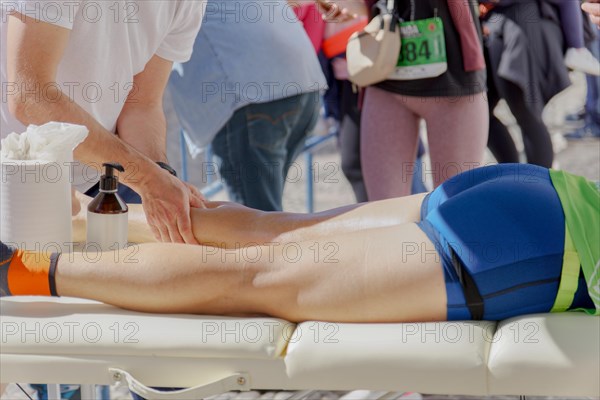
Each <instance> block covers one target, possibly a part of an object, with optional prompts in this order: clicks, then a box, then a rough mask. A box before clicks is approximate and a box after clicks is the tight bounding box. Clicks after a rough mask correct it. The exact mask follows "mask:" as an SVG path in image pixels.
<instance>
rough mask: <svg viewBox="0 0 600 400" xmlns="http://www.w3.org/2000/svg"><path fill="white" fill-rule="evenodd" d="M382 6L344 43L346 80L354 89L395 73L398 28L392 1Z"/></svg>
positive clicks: (397, 53) (397, 52) (399, 44)
mask: <svg viewBox="0 0 600 400" xmlns="http://www.w3.org/2000/svg"><path fill="white" fill-rule="evenodd" d="M390 3H391V5H392V7H391V10H390V7H389V6H388V8H386V7H385V6H383V7H381V6H380V9H381V10H382V11H383V12H382V13H380V14H379V15H377V16H376V17H375V18H373V20H371V22H369V24H368V25H367V26H366V27H365V29H363V30H362V31H360V32H356V33H354V34H353V35H352V36H351V37H350V40H349V41H348V46H347V48H346V59H347V60H348V73H349V75H350V76H349V79H350V81H352V82H353V83H355V84H356V85H358V86H362V87H365V86H370V85H373V84H375V83H378V82H382V81H384V80H386V79H387V77H388V76H390V74H392V73H393V72H394V71H395V68H396V64H397V63H398V56H399V54H400V48H401V47H400V46H401V40H400V27H399V26H398V16H397V13H396V10H395V7H394V5H393V4H394V2H393V1H391V2H390Z"/></svg>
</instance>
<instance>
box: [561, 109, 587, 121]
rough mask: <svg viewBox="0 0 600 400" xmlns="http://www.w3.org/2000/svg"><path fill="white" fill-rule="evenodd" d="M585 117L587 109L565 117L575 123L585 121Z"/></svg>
mask: <svg viewBox="0 0 600 400" xmlns="http://www.w3.org/2000/svg"><path fill="white" fill-rule="evenodd" d="M584 119H585V110H579V111H578V112H575V113H572V114H567V116H566V117H565V122H569V123H573V122H583V120H584Z"/></svg>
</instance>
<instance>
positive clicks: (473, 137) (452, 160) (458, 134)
mask: <svg viewBox="0 0 600 400" xmlns="http://www.w3.org/2000/svg"><path fill="white" fill-rule="evenodd" d="M427 101H428V103H426V106H425V107H423V106H421V108H423V113H422V115H423V117H424V118H425V120H426V122H427V136H428V139H429V141H428V144H429V152H430V156H431V172H432V173H433V181H434V184H435V186H436V187H437V186H439V185H440V184H441V183H442V182H444V181H445V180H447V179H449V178H451V177H453V176H454V175H457V174H459V173H460V172H463V171H467V170H470V169H472V168H474V167H477V166H480V165H481V164H482V162H483V157H484V153H485V149H486V147H487V140H488V130H489V110H488V104H487V97H486V95H485V94H484V93H479V94H476V95H473V96H465V97H458V98H442V99H435V100H434V99H428V100H427Z"/></svg>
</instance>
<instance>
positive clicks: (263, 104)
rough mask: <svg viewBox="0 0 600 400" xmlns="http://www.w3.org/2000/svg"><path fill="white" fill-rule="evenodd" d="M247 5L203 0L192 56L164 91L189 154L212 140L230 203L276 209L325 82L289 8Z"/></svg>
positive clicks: (278, 3)
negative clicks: (200, 22) (189, 148)
mask: <svg viewBox="0 0 600 400" xmlns="http://www.w3.org/2000/svg"><path fill="white" fill-rule="evenodd" d="M247 4H250V5H251V6H252V10H254V9H256V10H258V11H256V10H255V11H253V12H254V13H255V14H252V15H250V10H251V8H250V7H249V6H248V7H247ZM247 4H246V3H244V2H241V3H232V2H230V1H228V0H209V1H208V5H207V12H206V15H205V18H204V21H203V25H202V30H201V31H200V33H199V35H198V39H197V40H196V42H195V45H194V56H193V57H192V59H191V61H190V62H188V63H186V64H183V65H181V68H179V71H180V72H179V73H178V74H177V73H176V74H173V76H172V77H171V80H170V83H169V89H170V94H171V95H172V98H173V103H174V106H175V110H176V111H177V113H178V116H179V120H180V122H181V125H182V126H183V128H184V129H185V131H186V133H187V137H188V139H189V140H188V144H191V147H192V153H193V154H194V153H195V154H198V153H199V152H200V151H201V150H200V149H201V147H203V146H204V145H206V144H208V143H210V141H211V140H212V146H213V151H214V154H215V155H216V157H217V159H218V164H219V170H220V173H221V177H222V179H223V181H224V183H225V187H226V188H227V191H228V192H229V197H230V199H231V200H232V201H235V202H238V203H242V204H244V205H247V206H249V207H253V208H256V209H260V210H265V211H277V210H281V209H282V195H283V186H284V183H285V179H286V175H287V172H288V170H289V168H290V166H291V164H292V162H293V161H294V159H295V158H296V156H297V155H298V154H299V152H300V151H301V149H302V145H303V143H304V139H305V138H306V136H307V134H308V133H309V132H310V131H311V130H312V129H313V127H314V125H315V124H316V122H317V118H318V116H319V109H320V90H321V89H323V88H325V86H326V85H325V80H324V77H323V73H322V72H321V68H320V66H319V62H318V60H317V57H316V54H315V52H314V48H313V47H312V45H311V42H310V40H309V39H308V37H307V35H306V33H305V32H304V31H303V29H302V25H301V24H300V23H299V22H298V20H297V19H296V17H295V16H294V14H293V11H292V10H291V7H290V6H288V5H287V3H286V2H285V1H279V0H278V1H276V2H273V1H266V0H265V1H258V2H252V3H247ZM213 138H214V140H213Z"/></svg>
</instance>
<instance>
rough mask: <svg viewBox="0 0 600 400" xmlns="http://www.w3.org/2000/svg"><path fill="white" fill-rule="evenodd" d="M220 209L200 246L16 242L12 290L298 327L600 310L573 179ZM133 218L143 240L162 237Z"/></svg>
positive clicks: (530, 174) (489, 178)
mask: <svg viewBox="0 0 600 400" xmlns="http://www.w3.org/2000/svg"><path fill="white" fill-rule="evenodd" d="M207 206H208V207H207V209H194V210H192V212H191V219H192V222H193V231H194V234H195V235H196V238H197V239H198V241H199V242H200V243H202V245H200V246H199V245H185V244H165V243H161V244H159V243H153V244H142V245H139V246H137V245H136V246H130V247H129V248H128V249H126V250H122V251H121V253H113V252H108V253H101V254H95V255H89V254H88V255H86V254H85V253H73V254H63V255H62V256H61V255H60V254H45V255H44V256H43V257H42V256H41V255H40V254H38V253H33V252H27V251H23V250H18V249H15V248H12V247H9V246H7V245H2V248H1V257H2V258H1V260H2V263H1V264H0V290H1V291H2V293H1V294H2V295H5V296H6V295H53V296H58V295H60V296H70V297H79V298H85V299H92V300H98V301H101V302H104V303H108V304H112V305H115V306H118V307H122V308H126V309H131V310H136V311H143V312H153V313H190V314H218V315H269V316H272V317H278V318H283V319H286V320H289V321H295V322H297V321H306V320H324V321H331V322H362V323H368V322H414V321H443V320H479V319H485V320H501V319H506V318H510V317H514V316H518V315H522V314H530V313H544V312H550V311H566V310H571V309H586V310H587V312H588V313H590V314H596V315H598V314H599V313H600V283H599V279H600V273H599V269H600V261H599V259H600V193H599V192H598V188H597V186H596V185H595V184H593V183H591V182H590V181H588V180H586V179H584V178H581V177H577V176H574V175H570V174H568V173H566V172H562V171H554V170H548V169H545V168H542V167H537V166H533V165H526V164H502V165H497V166H488V167H484V168H479V169H474V170H471V171H468V172H464V173H462V174H460V175H458V176H456V177H454V178H452V179H450V180H448V181H447V182H445V183H444V184H443V185H441V186H440V187H439V188H437V189H436V190H435V191H433V192H432V193H430V194H428V195H416V196H411V197H407V198H399V199H391V200H385V201H380V202H373V203H366V204H361V205H352V206H347V207H343V208H339V209H336V210H330V211H325V212H322V213H318V214H314V215H308V214H291V213H283V212H272V213H266V212H259V211H255V210H252V209H249V208H245V207H243V206H239V205H234V204H229V203H208V205H207ZM136 212H137V213H139V215H138V216H137V217H135V214H136ZM131 213H132V218H131V229H130V230H131V238H130V239H131V240H134V241H141V240H144V241H145V240H150V239H151V238H153V235H152V232H151V230H150V228H149V227H148V226H146V225H145V223H144V218H143V216H142V211H141V209H134V208H133V207H132V210H131ZM78 224H79V225H82V221H78ZM76 231H79V232H81V226H79V228H78V229H76Z"/></svg>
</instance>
